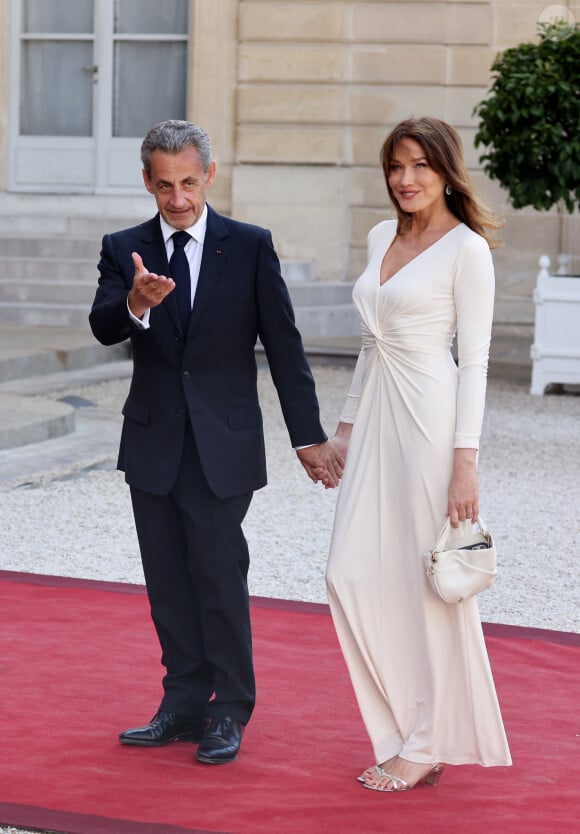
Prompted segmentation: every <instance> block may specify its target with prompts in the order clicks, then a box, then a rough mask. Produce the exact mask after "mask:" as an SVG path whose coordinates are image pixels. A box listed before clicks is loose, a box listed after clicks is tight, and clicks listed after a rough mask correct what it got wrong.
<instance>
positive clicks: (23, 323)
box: [0, 301, 90, 332]
mask: <svg viewBox="0 0 580 834" xmlns="http://www.w3.org/2000/svg"><path fill="white" fill-rule="evenodd" d="M89 309H90V307H88V306H87V305H86V304H61V305H58V304H38V303H36V304H29V303H26V304H22V303H20V302H10V301H7V302H4V303H0V324H7V325H12V326H14V327H60V328H67V327H74V328H75V329H82V328H83V327H85V328H86V330H87V332H88V330H89V323H88V315H89Z"/></svg>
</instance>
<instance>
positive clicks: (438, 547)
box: [431, 517, 491, 554]
mask: <svg viewBox="0 0 580 834" xmlns="http://www.w3.org/2000/svg"><path fill="white" fill-rule="evenodd" d="M475 523H476V524H477V526H478V527H479V530H480V532H481V535H482V536H483V537H484V539H485V540H486V542H487V545H488V547H491V534H490V532H489V530H488V529H487V527H486V526H485V524H484V522H483V519H482V518H481V517H479V518H478V519H477V521H476V522H475ZM450 530H451V519H450V518H449V517H448V518H446V519H445V524H444V525H443V529H442V530H441V532H440V533H439V538H438V539H437V542H436V543H435V547H434V548H433V550H432V551H431V553H433V554H435V553H442V552H443V550H444V547H443V545H444V544H445V542H446V541H447V538H448V536H449V532H450Z"/></svg>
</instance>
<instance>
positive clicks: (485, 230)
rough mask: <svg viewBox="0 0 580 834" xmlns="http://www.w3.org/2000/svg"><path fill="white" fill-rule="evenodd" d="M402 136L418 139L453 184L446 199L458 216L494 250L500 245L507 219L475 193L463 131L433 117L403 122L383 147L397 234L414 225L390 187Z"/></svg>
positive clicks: (430, 160) (446, 178)
mask: <svg viewBox="0 0 580 834" xmlns="http://www.w3.org/2000/svg"><path fill="white" fill-rule="evenodd" d="M401 139H414V140H415V141H416V142H418V143H419V144H420V145H421V147H422V148H423V151H424V152H425V157H426V159H427V161H428V163H429V165H430V166H431V167H432V168H433V170H434V171H436V172H437V173H438V174H439V175H440V176H442V177H443V179H444V180H445V184H446V185H449V186H451V188H452V189H453V190H452V193H451V194H450V195H447V194H445V200H446V202H447V206H448V208H449V210H450V211H451V212H452V213H453V214H454V215H455V217H457V219H458V220H460V221H461V222H462V223H465V225H466V226H468V227H469V228H470V229H472V231H474V232H477V234H479V235H481V236H482V237H483V238H485V240H486V241H487V242H488V244H489V247H490V249H495V248H496V247H497V246H499V245H500V241H499V240H498V239H497V237H495V236H494V234H495V233H497V232H498V231H499V229H501V228H502V226H503V225H504V224H503V221H501V220H500V219H499V218H498V217H496V215H495V214H494V212H493V211H492V210H491V209H490V208H489V207H488V206H486V205H485V203H483V202H482V201H481V200H479V199H478V198H477V197H476V196H475V194H474V191H473V186H472V184H471V180H470V178H469V174H468V171H467V166H466V164H465V159H464V158H463V148H462V145H461V139H460V138H459V134H458V133H457V131H456V130H455V128H453V127H451V125H449V124H447V123H446V122H443V121H441V119H434V118H432V117H430V116H423V117H421V118H418V119H406V120H405V121H403V122H401V123H400V124H398V125H397V126H396V127H395V128H393V130H392V131H391V132H390V133H389V135H388V136H387V138H386V139H385V141H384V143H383V146H382V148H381V154H380V160H381V165H382V167H383V173H384V175H385V181H386V183H387V191H388V192H389V197H390V198H391V202H392V203H393V206H394V207H395V209H396V212H397V221H398V222H397V233H398V234H401V235H403V234H405V232H407V231H408V230H409V228H410V226H411V215H410V214H408V213H407V212H405V211H403V210H402V209H401V207H400V206H399V203H398V201H397V200H396V198H395V195H394V193H393V191H392V189H391V187H390V186H389V171H390V166H391V161H392V159H393V156H394V152H395V148H396V146H397V145H398V143H399V142H400V141H401Z"/></svg>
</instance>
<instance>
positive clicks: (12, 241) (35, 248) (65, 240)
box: [0, 235, 101, 261]
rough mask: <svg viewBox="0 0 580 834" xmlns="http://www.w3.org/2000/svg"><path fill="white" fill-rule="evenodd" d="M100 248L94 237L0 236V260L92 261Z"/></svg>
mask: <svg viewBox="0 0 580 834" xmlns="http://www.w3.org/2000/svg"><path fill="white" fill-rule="evenodd" d="M100 246H101V241H100V239H97V237H96V236H95V235H92V236H91V237H88V238H79V237H68V236H67V237H65V236H63V235H58V236H54V235H52V236H51V237H32V238H31V237H22V236H14V235H11V236H10V237H5V236H2V235H0V258H60V259H61V260H62V259H64V258H80V259H84V260H90V259H91V258H92V259H93V261H94V260H95V257H96V255H97V254H98V252H99V250H100Z"/></svg>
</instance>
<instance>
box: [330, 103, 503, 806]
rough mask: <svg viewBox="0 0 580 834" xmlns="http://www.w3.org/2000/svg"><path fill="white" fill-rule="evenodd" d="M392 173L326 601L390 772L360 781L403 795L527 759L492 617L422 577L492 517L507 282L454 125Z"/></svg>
mask: <svg viewBox="0 0 580 834" xmlns="http://www.w3.org/2000/svg"><path fill="white" fill-rule="evenodd" d="M381 158H382V162H383V168H384V170H385V177H386V179H387V185H388V189H389V193H390V195H391V199H392V200H393V203H394V205H395V206H396V207H397V209H398V216H399V219H398V220H388V221H384V222H382V223H379V224H378V225H377V226H375V227H374V228H373V229H372V230H371V232H370V233H369V236H368V264H367V267H366V269H365V271H364V272H363V274H362V275H361V276H360V278H359V279H358V281H357V282H356V284H355V287H354V291H353V300H354V304H355V306H356V309H357V312H358V314H359V316H360V319H361V327H362V349H361V352H360V356H359V359H358V362H357V366H356V369H355V373H354V377H353V381H352V385H351V388H350V391H349V394H348V397H347V401H346V404H345V406H344V409H343V412H342V414H341V417H340V423H339V427H338V429H337V433H336V435H335V438H334V442H335V443H336V444H337V446H338V448H339V450H341V451H342V452H343V453H344V454H345V455H347V457H346V466H345V471H344V476H343V480H342V483H341V487H340V493H339V497H338V502H337V508H336V517H335V523H334V530H333V535H332V542H331V548H330V556H329V562H328V569H327V587H328V594H329V601H330V607H331V611H332V616H333V620H334V624H335V627H336V631H337V634H338V638H339V641H340V644H341V648H342V651H343V654H344V657H345V660H346V663H347V666H348V669H349V672H350V675H351V679H352V683H353V686H354V690H355V693H356V697H357V700H358V703H359V707H360V711H361V714H362V717H363V720H364V723H365V726H366V729H367V732H368V734H369V736H370V740H371V743H372V747H373V752H374V758H375V761H376V763H377V764H376V766H371V767H369V768H368V769H367V770H366V771H364V773H363V774H361V776H360V777H359V781H361V782H362V783H363V785H364V786H365V787H368V788H372V789H374V790H382V791H387V792H389V791H394V790H407V789H409V788H411V787H413V786H414V785H415V784H417V783H418V782H421V781H422V782H430V783H431V784H436V783H437V781H438V777H439V775H440V773H441V771H442V769H443V765H444V764H445V763H448V764H455V765H462V764H480V765H484V766H491V765H509V764H511V759H510V754H509V749H508V744H507V740H506V737H505V733H504V728H503V723H502V719H501V714H500V710H499V705H498V701H497V697H496V693H495V688H494V684H493V679H492V675H491V670H490V666H489V661H488V657H487V652H486V648H485V643H484V640H483V635H482V629H481V624H480V620H479V615H478V609H477V602H476V600H475V599H474V598H472V599H470V600H468V601H466V602H463V603H459V604H458V605H448V604H446V603H444V602H442V601H441V600H440V599H439V598H438V597H436V596H435V594H434V593H433V591H432V590H431V589H430V587H429V586H428V584H427V581H426V578H425V573H424V566H423V554H424V552H425V551H428V550H430V549H431V547H433V545H434V543H435V540H436V538H437V535H438V533H439V532H440V530H441V527H442V526H443V523H444V521H445V517H446V514H449V515H450V517H451V522H452V525H453V526H454V527H457V526H458V525H460V524H461V523H462V522H465V520H466V519H468V518H471V519H472V521H475V520H476V519H477V516H478V512H479V504H478V490H477V475H476V469H475V466H476V455H477V449H478V444H479V435H480V432H481V425H482V419H483V411H484V400H485V388H486V374H487V360H488V351H489V342H490V333H491V322H492V312H493V295H494V274H493V264H492V259H491V254H490V248H489V244H488V242H487V240H486V239H485V238H484V237H483V236H482V235H481V234H479V233H477V232H476V231H474V230H473V229H472V228H470V227H469V225H468V223H469V222H471V223H472V224H473V226H476V227H477V225H479V229H481V230H485V229H486V227H487V229H490V228H494V222H493V220H492V218H491V216H490V214H489V212H487V213H486V210H485V209H484V207H482V206H481V204H479V203H478V202H477V200H476V199H475V197H473V194H472V192H471V186H470V185H469V180H468V176H467V173H466V170H465V166H464V163H463V158H462V153H461V144H460V141H459V139H458V137H457V134H456V133H455V131H454V130H453V128H451V127H450V126H448V125H446V124H445V123H443V122H439V121H438V120H435V119H429V118H424V119H418V120H408V121H406V122H404V123H402V124H401V125H399V126H398V127H397V128H395V130H394V131H392V133H391V135H390V136H389V137H388V138H387V140H386V141H385V144H384V145H383V151H382V154H381ZM445 189H447V191H445ZM462 220H463V221H464V222H461V221H462ZM465 220H466V221H467V222H465ZM476 221H478V223H476ZM497 225H498V224H497V223H495V227H497ZM455 332H457V339H458V355H459V367H458V368H457V367H456V365H455V363H454V361H453V358H452V355H451V350H450V349H451V344H452V341H453V338H454V334H455Z"/></svg>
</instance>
